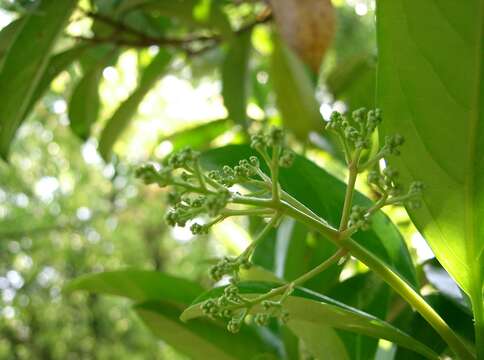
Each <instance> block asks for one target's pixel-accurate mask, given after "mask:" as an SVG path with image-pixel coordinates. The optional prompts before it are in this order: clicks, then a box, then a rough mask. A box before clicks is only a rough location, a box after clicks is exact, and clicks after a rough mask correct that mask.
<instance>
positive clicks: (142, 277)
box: [64, 270, 203, 304]
mask: <svg viewBox="0 0 484 360" xmlns="http://www.w3.org/2000/svg"><path fill="white" fill-rule="evenodd" d="M76 290H84V291H90V292H94V293H98V294H108V295H116V296H123V297H126V298H129V299H132V300H134V301H147V300H164V301H171V302H176V303H180V304H189V303H190V302H191V301H193V299H195V298H196V297H197V296H198V295H199V294H200V293H201V292H202V291H203V288H202V287H201V286H200V285H198V284H196V283H194V282H191V281H188V280H185V279H182V278H177V277H175V276H172V275H168V274H165V273H162V272H156V271H144V270H121V271H109V272H101V273H94V274H87V275H83V276H81V277H79V278H77V279H75V280H73V281H71V282H70V283H69V284H67V285H66V287H65V288H64V291H65V292H72V291H76Z"/></svg>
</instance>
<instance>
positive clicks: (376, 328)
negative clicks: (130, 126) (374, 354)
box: [181, 283, 438, 359]
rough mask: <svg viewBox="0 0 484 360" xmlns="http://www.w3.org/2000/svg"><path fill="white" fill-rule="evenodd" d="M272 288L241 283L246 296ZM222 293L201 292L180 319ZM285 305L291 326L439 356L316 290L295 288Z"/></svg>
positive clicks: (188, 317)
mask: <svg viewBox="0 0 484 360" xmlns="http://www.w3.org/2000/svg"><path fill="white" fill-rule="evenodd" d="M273 287H274V286H271V285H270V284H267V283H241V284H240V285H239V288H240V291H241V293H243V294H246V295H247V296H256V295H257V294H262V293H266V292H268V291H270V290H271V289H272V288H273ZM222 293H223V287H221V288H215V289H212V290H210V291H208V292H206V293H205V294H203V295H201V296H200V297H199V298H197V299H196V300H195V302H194V304H193V305H192V306H190V307H189V308H188V309H187V310H185V311H184V312H183V314H182V316H181V319H182V320H184V321H188V320H191V319H195V318H199V317H202V316H203V312H202V310H201V308H200V304H201V303H202V302H203V301H204V300H206V299H209V298H214V297H218V296H219V295H221V294H222ZM283 307H284V309H285V310H287V311H288V312H289V314H290V320H289V322H288V326H289V327H291V321H304V322H309V323H312V324H321V325H326V326H331V327H335V328H338V329H343V330H348V331H352V332H356V333H360V334H364V335H366V336H372V337H376V338H382V339H386V340H388V341H392V342H395V343H398V344H400V345H401V346H404V347H406V348H409V349H412V350H413V351H416V352H419V353H421V354H424V355H425V356H427V357H428V358H429V359H438V356H437V355H436V354H435V353H434V352H433V351H432V350H430V349H429V348H428V347H427V346H426V345H424V344H422V343H420V342H419V341H417V340H416V339H414V338H412V337H410V336H409V335H407V334H405V333H404V332H402V331H400V330H399V329H397V328H395V327H394V326H392V325H390V324H388V323H386V322H385V321H383V320H380V319H378V318H377V317H375V316H372V315H370V314H367V313H364V312H362V311H360V310H358V309H355V308H352V307H349V306H347V305H344V304H343V303H340V302H337V301H335V300H333V299H331V298H329V297H326V296H323V295H320V294H317V293H315V292H312V291H309V290H305V289H301V288H298V289H295V290H294V292H293V293H292V294H291V296H289V297H288V298H287V299H286V300H285V302H284V304H283ZM258 310H259V309H258V307H255V308H254V309H253V311H254V312H257V311H258Z"/></svg>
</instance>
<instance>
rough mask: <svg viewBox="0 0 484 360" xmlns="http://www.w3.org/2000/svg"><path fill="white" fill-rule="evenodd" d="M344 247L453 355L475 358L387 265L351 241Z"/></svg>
mask: <svg viewBox="0 0 484 360" xmlns="http://www.w3.org/2000/svg"><path fill="white" fill-rule="evenodd" d="M343 243H344V245H343V246H344V247H345V248H346V249H348V250H349V252H350V253H351V255H353V256H354V257H355V258H357V259H358V260H360V261H361V262H362V263H364V264H365V265H366V266H368V267H369V268H370V269H371V270H372V271H374V272H375V273H377V274H378V275H380V277H381V278H382V279H383V280H384V281H385V282H386V283H387V284H389V285H390V286H391V287H392V288H393V290H395V291H396V292H397V293H398V294H400V296H402V298H404V299H405V300H406V301H407V302H408V303H409V304H410V305H411V306H412V307H413V308H414V309H415V310H417V312H419V313H420V315H422V317H423V318H424V319H425V320H427V322H428V323H429V324H430V325H431V326H432V327H433V328H434V329H435V331H437V333H438V334H439V335H440V336H441V337H442V339H444V340H445V342H446V343H447V344H448V345H449V347H450V348H451V349H452V350H453V351H454V353H455V354H456V355H457V356H458V357H459V358H460V359H462V360H473V359H475V356H474V355H473V354H472V352H471V351H470V350H469V349H468V348H467V346H466V345H465V344H464V343H463V342H462V340H461V339H460V338H459V337H458V336H457V335H456V334H455V333H454V332H453V331H452V329H451V328H450V327H449V325H447V323H446V322H445V321H444V320H443V319H442V318H441V317H440V315H439V314H438V313H437V312H436V311H435V310H434V309H433V308H432V307H431V306H430V305H429V304H428V303H427V302H426V301H425V299H424V298H422V296H421V295H420V294H419V293H418V292H417V291H416V290H415V289H414V288H413V287H412V286H410V285H409V284H408V283H407V282H406V281H405V280H403V279H402V278H401V277H400V276H398V275H397V274H396V273H395V272H393V271H392V270H391V269H390V268H389V267H388V265H386V264H385V263H383V262H382V261H381V260H380V259H378V258H377V257H376V256H375V255H373V254H372V253H370V252H369V251H367V250H366V249H365V248H363V247H362V246H361V245H360V244H358V243H357V242H356V241H354V240H352V239H347V240H345V241H343Z"/></svg>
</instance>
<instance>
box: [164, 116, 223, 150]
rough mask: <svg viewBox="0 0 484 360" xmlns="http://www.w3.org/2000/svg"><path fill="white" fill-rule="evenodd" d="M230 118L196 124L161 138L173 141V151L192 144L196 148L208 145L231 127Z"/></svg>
mask: <svg viewBox="0 0 484 360" xmlns="http://www.w3.org/2000/svg"><path fill="white" fill-rule="evenodd" d="M230 125H231V121H230V120H229V119H218V120H214V121H210V122H208V123H206V124H202V125H196V126H193V127H189V128H188V129H184V130H180V131H178V132H176V133H174V134H172V135H169V136H165V137H163V138H161V139H160V140H159V143H161V142H163V141H169V142H171V144H172V146H173V151H176V150H180V149H181V148H183V147H186V146H190V147H191V148H194V149H200V148H204V147H207V146H208V145H209V144H210V142H211V141H212V140H213V139H215V138H216V137H217V136H220V135H222V134H223V133H225V132H226V131H228V130H229V129H230V127H231V126H230Z"/></svg>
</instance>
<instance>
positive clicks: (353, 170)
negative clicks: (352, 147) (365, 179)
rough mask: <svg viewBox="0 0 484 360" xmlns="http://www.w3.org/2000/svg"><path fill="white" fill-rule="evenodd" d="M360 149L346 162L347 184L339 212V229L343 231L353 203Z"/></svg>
mask: <svg viewBox="0 0 484 360" xmlns="http://www.w3.org/2000/svg"><path fill="white" fill-rule="evenodd" d="M360 154H361V150H360V149H358V150H356V152H355V155H354V157H353V159H351V162H350V163H349V164H348V170H349V174H348V186H347V187H346V194H345V200H344V204H343V212H342V213H341V221H340V224H339V230H340V231H344V230H346V228H347V227H348V220H349V218H350V213H351V204H352V203H353V193H354V192H355V184H356V177H357V176H358V162H359V160H360Z"/></svg>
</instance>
